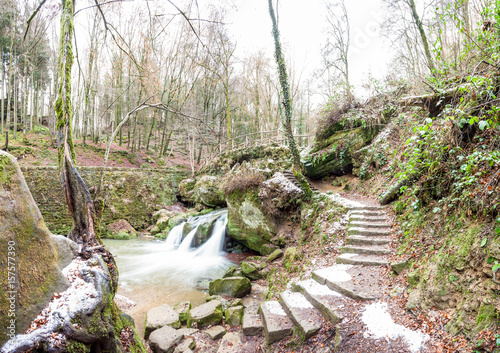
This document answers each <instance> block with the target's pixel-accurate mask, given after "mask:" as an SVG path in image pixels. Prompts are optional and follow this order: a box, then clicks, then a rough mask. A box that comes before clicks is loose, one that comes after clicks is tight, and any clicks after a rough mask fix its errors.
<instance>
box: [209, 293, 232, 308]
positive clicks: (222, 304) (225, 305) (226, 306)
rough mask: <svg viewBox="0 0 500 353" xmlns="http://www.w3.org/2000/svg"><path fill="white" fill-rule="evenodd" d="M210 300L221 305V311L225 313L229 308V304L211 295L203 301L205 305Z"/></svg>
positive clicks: (218, 296) (227, 301)
mask: <svg viewBox="0 0 500 353" xmlns="http://www.w3.org/2000/svg"><path fill="white" fill-rule="evenodd" d="M212 300H217V301H219V302H220V303H221V307H222V311H226V309H227V308H229V307H230V306H231V302H230V301H229V300H226V299H224V298H222V297H221V296H220V295H211V296H209V297H208V298H207V299H205V301H206V302H207V303H208V302H211V301H212Z"/></svg>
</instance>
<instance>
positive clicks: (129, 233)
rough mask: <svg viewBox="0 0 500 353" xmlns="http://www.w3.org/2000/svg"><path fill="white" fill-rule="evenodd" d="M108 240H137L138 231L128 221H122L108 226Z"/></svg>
mask: <svg viewBox="0 0 500 353" xmlns="http://www.w3.org/2000/svg"><path fill="white" fill-rule="evenodd" d="M106 235H107V238H111V239H122V240H129V239H134V238H137V231H136V230H135V229H134V227H132V226H131V225H130V223H128V221H126V220H125V219H120V220H119V221H116V222H113V223H111V224H109V225H108V233H107V234H106Z"/></svg>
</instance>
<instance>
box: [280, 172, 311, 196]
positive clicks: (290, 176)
mask: <svg viewBox="0 0 500 353" xmlns="http://www.w3.org/2000/svg"><path fill="white" fill-rule="evenodd" d="M281 174H283V175H284V176H285V178H287V179H288V180H289V181H291V182H292V183H293V185H295V186H296V187H298V188H299V189H302V186H301V185H300V183H299V181H298V180H297V178H296V177H295V175H294V174H293V172H291V171H289V170H284V171H282V172H281ZM309 187H310V188H311V190H313V191H318V189H316V188H315V187H314V186H312V185H311V184H309Z"/></svg>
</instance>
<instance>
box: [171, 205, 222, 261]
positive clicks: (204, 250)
mask: <svg viewBox="0 0 500 353" xmlns="http://www.w3.org/2000/svg"><path fill="white" fill-rule="evenodd" d="M186 224H189V225H190V227H192V229H191V231H190V232H189V233H188V234H187V235H186V237H185V238H184V240H182V235H183V230H184V228H185V225H186ZM212 224H213V227H212ZM226 225H227V210H221V211H215V212H210V213H207V214H205V215H201V216H197V217H192V218H190V219H188V220H187V221H186V222H184V223H181V224H179V225H177V226H175V227H174V228H173V229H172V230H171V231H170V233H169V234H168V236H167V240H166V242H165V246H166V247H170V248H175V247H177V250H176V251H177V252H184V253H187V252H190V253H191V256H219V255H221V252H222V249H223V248H224V238H225V236H226ZM203 226H205V227H207V228H208V229H210V227H212V231H211V232H209V234H208V239H207V241H206V242H205V243H204V244H202V245H201V246H199V247H198V248H194V247H193V246H192V245H193V243H195V241H194V240H195V237H196V236H197V235H198V236H200V235H201V229H200V228H201V227H203Z"/></svg>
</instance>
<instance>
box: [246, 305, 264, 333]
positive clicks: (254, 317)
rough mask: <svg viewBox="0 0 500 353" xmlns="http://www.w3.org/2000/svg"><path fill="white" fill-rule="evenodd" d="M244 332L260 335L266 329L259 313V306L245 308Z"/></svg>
mask: <svg viewBox="0 0 500 353" xmlns="http://www.w3.org/2000/svg"><path fill="white" fill-rule="evenodd" d="M242 327H243V334H244V335H245V336H256V335H260V334H261V333H262V331H263V329H264V325H263V324H262V319H261V317H260V315H259V314H258V313H257V307H253V308H252V307H249V308H245V311H244V314H243V326H242Z"/></svg>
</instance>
